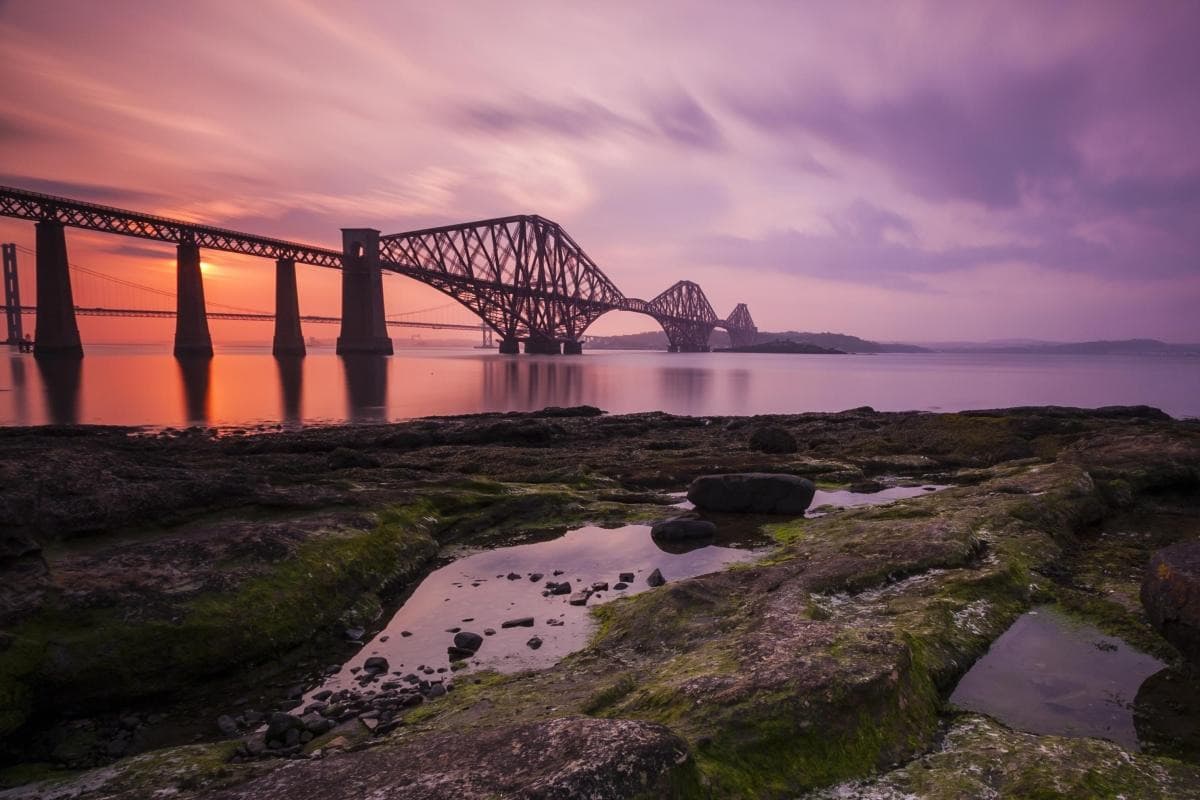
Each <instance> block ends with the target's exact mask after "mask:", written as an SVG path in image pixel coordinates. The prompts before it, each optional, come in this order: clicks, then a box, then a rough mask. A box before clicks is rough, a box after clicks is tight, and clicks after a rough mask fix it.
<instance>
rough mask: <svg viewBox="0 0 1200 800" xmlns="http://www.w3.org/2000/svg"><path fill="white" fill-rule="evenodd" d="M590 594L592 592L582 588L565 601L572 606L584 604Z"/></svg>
mask: <svg viewBox="0 0 1200 800" xmlns="http://www.w3.org/2000/svg"><path fill="white" fill-rule="evenodd" d="M591 596H592V593H591V592H589V591H588V590H586V589H584V590H583V591H581V592H576V593H575V594H573V595H571V599H570V600H569V601H567V602H569V603H570V604H571V605H573V606H586V605H587V601H588V598H589V597H591Z"/></svg>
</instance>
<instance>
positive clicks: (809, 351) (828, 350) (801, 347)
mask: <svg viewBox="0 0 1200 800" xmlns="http://www.w3.org/2000/svg"><path fill="white" fill-rule="evenodd" d="M713 352H714V353H795V354H800V355H828V356H844V355H846V351H844V350H835V349H834V348H832V347H821V346H820V345H816V344H810V343H809V342H796V341H793V340H791V339H775V340H774V341H770V342H759V343H758V344H748V345H743V346H741V347H714V348H713Z"/></svg>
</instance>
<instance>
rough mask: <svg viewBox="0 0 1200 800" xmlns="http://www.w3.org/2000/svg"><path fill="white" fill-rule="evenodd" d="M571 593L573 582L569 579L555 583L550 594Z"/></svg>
mask: <svg viewBox="0 0 1200 800" xmlns="http://www.w3.org/2000/svg"><path fill="white" fill-rule="evenodd" d="M570 593H571V584H570V583H569V582H568V581H563V582H562V583H556V584H555V585H554V588H553V589H551V590H550V594H570Z"/></svg>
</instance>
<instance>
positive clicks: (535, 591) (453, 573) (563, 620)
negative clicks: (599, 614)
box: [317, 525, 769, 689]
mask: <svg viewBox="0 0 1200 800" xmlns="http://www.w3.org/2000/svg"><path fill="white" fill-rule="evenodd" d="M767 544H769V540H767V539H765V538H764V537H762V536H761V535H759V536H758V537H756V539H752V540H750V541H746V540H745V539H743V538H742V537H739V536H737V535H733V536H726V535H722V534H720V533H718V536H717V537H716V538H715V539H713V540H710V541H701V542H689V543H681V542H672V543H669V544H668V543H663V546H660V544H659V543H658V542H656V541H655V540H654V539H653V538H652V537H651V536H650V528H649V526H647V525H626V526H622V527H620V528H599V527H595V526H590V525H589V526H585V527H583V528H578V529H576V530H572V531H569V532H567V533H566V534H564V535H563V536H560V537H557V538H555V539H551V540H548V541H543V542H534V543H530V544H518V545H513V546H511V547H501V548H497V549H495V550H485V551H482V552H475V553H471V554H467V555H464V556H462V557H460V558H456V559H455V560H454V561H452V562H451V563H449V564H447V565H446V566H444V567H442V568H441V569H437V570H434V571H433V572H432V573H430V574H429V575H428V576H427V577H426V578H425V579H424V580H423V581H421V583H420V585H419V586H417V588H416V590H415V591H414V592H413V594H412V596H411V597H409V598H408V599H407V600H405V601H404V605H403V606H401V607H400V609H399V610H398V611H397V612H396V613H395V615H394V616H393V617H392V619H391V620H390V621H389V622H388V624H387V627H385V628H384V629H383V630H382V631H380V633H379V634H378V635H377V636H376V637H375V638H374V639H372V640H371V641H370V642H369V643H367V645H366V646H365V647H363V649H362V650H361V651H360V652H359V653H358V654H357V655H356V656H355V657H354V658H352V659H350V661H349V662H348V663H347V664H346V665H345V668H344V669H343V670H342V671H341V672H339V673H337V674H336V675H333V676H331V677H329V678H328V679H327V680H326V681H325V682H324V683H323V684H322V686H321V687H317V688H322V687H323V688H327V689H339V688H345V687H349V686H350V684H351V682H352V680H353V674H352V673H351V672H350V668H352V667H358V666H361V665H362V664H363V662H364V661H365V660H366V659H367V658H368V657H369V656H373V655H381V656H383V657H384V658H386V659H387V660H388V664H389V668H390V669H391V670H392V671H397V672H401V673H407V672H416V671H419V670H420V668H421V667H425V668H426V669H428V670H429V671H430V672H429V674H430V675H437V674H438V673H437V672H435V670H437V669H440V670H442V673H441V674H445V673H446V672H447V670H448V667H449V665H450V658H449V656H448V655H447V653H446V648H447V646H449V645H451V644H453V643H454V633H452V632H451V630H452V629H454V628H461V629H462V630H466V631H472V632H474V633H478V634H480V635H483V636H485V638H484V642H483V646H482V647H480V648H479V652H478V653H477V654H476V656H475V657H474V658H472V659H470V663H471V666H472V667H477V668H484V669H494V670H498V671H500V672H517V671H520V670H525V669H544V668H546V667H549V666H551V665H553V664H554V663H555V662H557V661H558V660H559V659H561V658H562V657H563V656H565V655H567V654H568V653H571V652H574V651H576V650H578V649H580V648H581V647H583V646H584V645H585V644H586V643H587V640H588V637H589V636H590V635H591V633H592V631H593V622H592V620H591V617H590V615H589V613H588V610H589V608H590V607H592V606H595V605H597V604H598V603H603V602H605V601H606V600H608V599H611V598H613V597H626V596H629V595H632V594H638V593H640V592H644V591H647V590H648V589H650V588H651V587H650V586H649V585H648V584H647V583H646V578H647V576H649V575H650V573H651V572H653V571H654V570H655V569H657V570H659V571H660V572H661V573H662V575H663V576H664V577H665V578H666V579H667V580H668V581H675V580H681V579H683V578H690V577H692V576H695V575H702V574H705V573H708V572H715V571H717V570H720V569H722V568H724V567H726V566H728V565H730V564H733V563H736V562H739V561H749V560H752V559H754V558H756V557H757V556H759V555H761V553H762V550H761V548H763V547H764V546H766V545H767ZM755 545H757V546H758V548H760V549H757V550H756V549H750V548H752V547H753V546H755ZM555 572H558V573H560V574H558V575H555V574H554V573H555ZM623 572H628V573H633V575H634V579H633V580H632V581H630V582H629V583H628V584H627V587H626V588H624V589H620V590H617V589H616V588H615V586H616V584H617V582H618V581H619V576H620V574H621V573H623ZM510 574H511V575H515V576H517V577H515V578H513V579H509V577H508V576H509V575H510ZM531 575H537V576H539V578H538V580H537V581H531V580H530V579H529V578H530V576H531ZM547 581H555V582H563V581H566V582H569V583H570V584H571V585H572V586H573V587H576V588H577V589H583V588H585V587H589V586H591V585H592V584H593V583H595V582H598V581H603V582H606V583H608V584H609V587H610V588H609V589H608V590H607V591H600V592H597V593H596V594H593V595H592V596H591V597H590V598H588V601H587V604H586V605H583V606H577V605H571V604H570V602H569V595H548V596H545V595H544V592H545V584H546V582H547ZM522 617H533V624H532V625H530V626H528V627H526V626H515V627H509V628H505V627H503V625H504V622H505V621H508V620H515V619H520V618H522ZM487 631H492V633H490V634H489V633H486V632H487ZM405 633H407V634H409V635H407V636H406V635H404V634H405ZM535 636H536V637H537V638H538V639H539V640H541V644H540V645H538V646H537V647H536V648H533V647H530V646H529V645H528V644H527V642H528V641H529V640H530V639H531V638H533V637H535Z"/></svg>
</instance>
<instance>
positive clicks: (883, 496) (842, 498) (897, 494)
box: [804, 483, 949, 517]
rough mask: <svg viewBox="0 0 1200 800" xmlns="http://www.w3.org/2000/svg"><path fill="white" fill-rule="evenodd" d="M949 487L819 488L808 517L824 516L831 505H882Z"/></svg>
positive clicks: (839, 506) (859, 506) (810, 504)
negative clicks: (852, 490) (873, 489)
mask: <svg viewBox="0 0 1200 800" xmlns="http://www.w3.org/2000/svg"><path fill="white" fill-rule="evenodd" d="M946 488H949V487H947V486H943V485H941V484H932V483H931V484H926V485H924V486H889V487H887V488H886V489H880V490H879V491H877V492H851V491H849V490H841V489H838V490H834V491H826V490H824V489H817V492H816V494H814V495H813V501H812V502H811V503H809V506H808V512H807V513H806V514H805V515H804V516H806V517H820V516H824V514H825V512H826V511H828V510H829V508H830V507H833V508H835V509H841V508H861V507H862V506H880V505H883V504H884V503H891V502H894V501H896V500H907V499H909V498H910V497H923V496H925V495H927V494H932V493H933V492H936V491H939V490H941V489H946Z"/></svg>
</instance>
